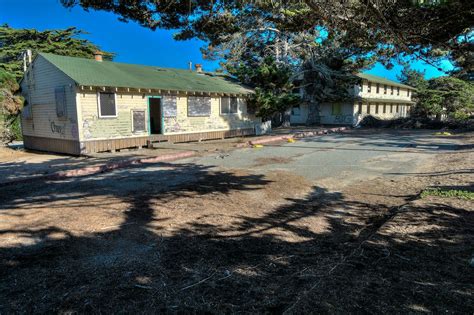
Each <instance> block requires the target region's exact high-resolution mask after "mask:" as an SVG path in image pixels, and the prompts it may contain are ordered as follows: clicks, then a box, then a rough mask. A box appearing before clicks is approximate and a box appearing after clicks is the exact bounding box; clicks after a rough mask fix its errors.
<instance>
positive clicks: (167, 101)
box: [161, 95, 178, 117]
mask: <svg viewBox="0 0 474 315" xmlns="http://www.w3.org/2000/svg"><path fill="white" fill-rule="evenodd" d="M161 104H162V105H161V106H162V107H163V117H176V116H177V115H178V106H177V105H176V96H173V95H167V96H163V97H162V98H161Z"/></svg>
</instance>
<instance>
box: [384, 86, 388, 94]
mask: <svg viewBox="0 0 474 315" xmlns="http://www.w3.org/2000/svg"><path fill="white" fill-rule="evenodd" d="M383 94H387V84H384V85H383Z"/></svg>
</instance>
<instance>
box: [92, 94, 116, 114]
mask: <svg viewBox="0 0 474 315" xmlns="http://www.w3.org/2000/svg"><path fill="white" fill-rule="evenodd" d="M101 93H103V94H113V95H114V105H115V115H102V111H101V108H100V105H101V104H100V94H101ZM97 107H98V112H99V118H104V119H107V118H117V117H118V109H117V93H115V92H105V91H102V92H101V91H98V92H97Z"/></svg>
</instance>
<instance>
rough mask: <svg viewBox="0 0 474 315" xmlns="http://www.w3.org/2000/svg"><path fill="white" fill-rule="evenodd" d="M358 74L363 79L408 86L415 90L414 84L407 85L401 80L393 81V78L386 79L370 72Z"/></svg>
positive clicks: (407, 87)
mask: <svg viewBox="0 0 474 315" xmlns="http://www.w3.org/2000/svg"><path fill="white" fill-rule="evenodd" d="M357 76H358V77H359V78H361V79H365V80H368V81H371V82H376V83H382V84H387V85H393V86H399V87H403V88H406V89H412V90H415V88H414V87H412V86H409V85H406V84H401V83H399V82H396V81H392V80H389V79H385V78H383V77H379V76H376V75H372V74H368V73H358V74H357Z"/></svg>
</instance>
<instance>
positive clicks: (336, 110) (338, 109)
mask: <svg viewBox="0 0 474 315" xmlns="http://www.w3.org/2000/svg"><path fill="white" fill-rule="evenodd" d="M332 115H333V116H337V115H342V106H341V104H332Z"/></svg>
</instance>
